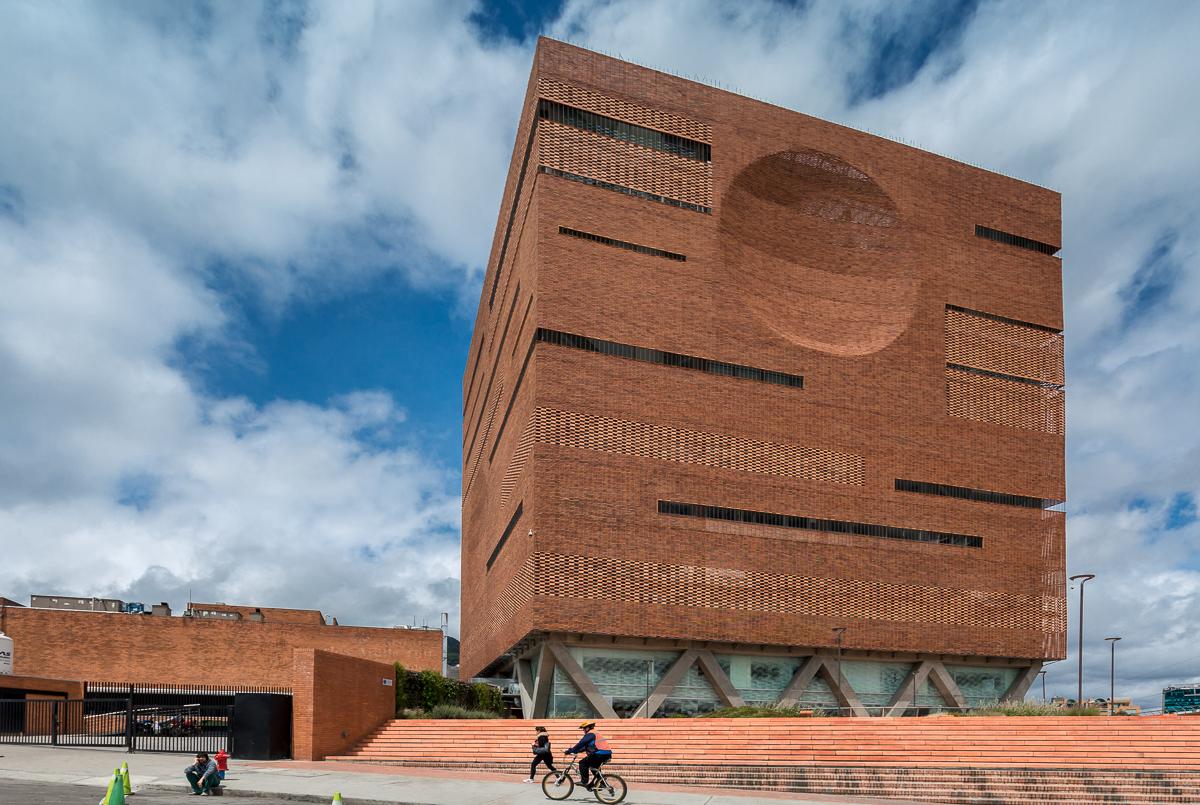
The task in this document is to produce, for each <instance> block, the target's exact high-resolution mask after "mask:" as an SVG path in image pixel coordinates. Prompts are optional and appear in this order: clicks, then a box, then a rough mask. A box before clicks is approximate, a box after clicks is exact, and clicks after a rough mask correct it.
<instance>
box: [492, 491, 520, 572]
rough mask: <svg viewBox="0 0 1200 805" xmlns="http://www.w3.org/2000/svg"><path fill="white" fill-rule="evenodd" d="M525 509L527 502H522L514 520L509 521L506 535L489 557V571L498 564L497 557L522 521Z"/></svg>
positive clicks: (502, 536) (518, 505)
mask: <svg viewBox="0 0 1200 805" xmlns="http://www.w3.org/2000/svg"><path fill="white" fill-rule="evenodd" d="M524 508H525V502H524V501H521V502H520V503H518V504H517V510H516V511H515V512H513V516H512V519H511V520H509V521H508V528H506V529H504V534H503V535H501V537H500V541H499V542H497V543H496V547H495V548H493V549H492V555H491V556H489V557H488V560H487V569H488V570H491V569H492V565H494V564H495V563H496V557H497V556H499V555H500V549H501V548H503V547H504V543H506V542H508V538H509V536H511V535H512V532H513V529H514V528H516V527H517V522H518V521H520V519H521V511H522V510H523V509H524Z"/></svg>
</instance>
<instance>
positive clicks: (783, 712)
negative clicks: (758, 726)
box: [696, 705, 825, 718]
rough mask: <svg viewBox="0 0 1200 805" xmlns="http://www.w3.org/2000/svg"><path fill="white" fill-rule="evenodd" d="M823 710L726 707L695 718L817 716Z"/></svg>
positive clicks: (822, 712) (820, 714)
mask: <svg viewBox="0 0 1200 805" xmlns="http://www.w3.org/2000/svg"><path fill="white" fill-rule="evenodd" d="M823 715H825V711H824V710H819V709H818V710H800V709H798V708H794V707H751V706H749V705H747V706H745V707H726V708H724V709H723V710H717V711H715V712H712V713H706V714H705V715H702V716H696V718H817V717H820V716H823Z"/></svg>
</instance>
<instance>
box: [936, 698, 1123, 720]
mask: <svg viewBox="0 0 1200 805" xmlns="http://www.w3.org/2000/svg"><path fill="white" fill-rule="evenodd" d="M959 715H963V716H968V717H969V716H1098V715H1100V709H1099V708H1097V707H1085V708H1083V709H1082V710H1081V709H1079V708H1078V707H1068V708H1059V707H1055V706H1054V705H1052V704H1048V703H1042V702H1035V701H1033V700H1031V699H1026V700H1025V701H1023V702H1011V703H1003V704H995V705H992V706H991V707H980V708H978V709H976V710H971V711H970V712H967V713H961V714H959Z"/></svg>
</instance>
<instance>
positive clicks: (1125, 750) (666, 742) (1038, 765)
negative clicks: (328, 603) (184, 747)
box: [327, 716, 1200, 805]
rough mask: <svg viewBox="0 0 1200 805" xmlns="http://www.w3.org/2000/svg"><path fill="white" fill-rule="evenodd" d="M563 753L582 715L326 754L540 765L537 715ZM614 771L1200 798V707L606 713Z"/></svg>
mask: <svg viewBox="0 0 1200 805" xmlns="http://www.w3.org/2000/svg"><path fill="white" fill-rule="evenodd" d="M535 723H536V724H540V725H541V726H544V727H546V729H547V730H548V731H549V734H550V740H551V743H552V744H553V747H554V751H555V754H556V755H557V756H561V754H562V751H563V750H564V749H567V748H569V747H570V746H571V745H572V744H573V743H574V742H575V741H576V740H577V739H578V737H579V730H578V729H577V725H578V722H577V721H557V720H553V719H546V720H542V721H538V722H531V721H515V720H514V721H508V720H495V721H487V720H480V721H421V720H397V721H389V722H387V723H386V724H385V725H384V726H383V727H381V728H380V729H379V730H377V731H376V732H375V733H374V734H373V735H371V736H370V737H369V738H367V739H366V740H364V741H363V742H361V743H360V744H359V745H358V746H356V747H355V748H353V749H352V750H350V751H349V752H347V753H346V754H345V755H340V756H336V757H330V758H327V760H335V761H352V762H358V763H387V764H393V765H401V766H429V767H438V768H448V769H463V770H473V771H501V772H511V773H514V774H515V773H520V774H522V775H524V774H526V773H528V769H529V761H530V760H531V759H532V753H531V751H530V743H531V742H532V740H533V725H534V724H535ZM597 731H598V732H599V733H600V734H602V735H604V737H606V738H608V739H609V743H610V744H611V745H612V747H613V751H614V760H613V762H612V765H611V769H612V771H614V772H616V773H618V774H620V775H621V776H623V777H625V779H626V780H627V781H628V782H629V783H631V784H634V783H667V784H680V785H693V786H706V787H715V788H740V789H759V790H770V791H788V792H793V793H806V794H829V795H849V796H860V797H874V798H884V799H901V800H909V801H916V802H946V803H963V805H966V804H967V803H970V805H1010V804H1011V805H1018V804H1019V805H1034V803H1047V802H1053V803H1062V805H1071V804H1073V803H1096V802H1108V803H1160V802H1161V803H1168V802H1170V803H1200V718H1197V717H1187V716H1150V717H1144V718H1134V717H1119V716H1118V717H1113V718H1105V717H1037V718H954V717H938V718H896V719H857V718H855V719H850V718H798V719H650V720H640V719H639V720H626V721H600V722H598V726H597Z"/></svg>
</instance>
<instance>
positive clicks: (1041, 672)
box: [1038, 671, 1046, 704]
mask: <svg viewBox="0 0 1200 805" xmlns="http://www.w3.org/2000/svg"><path fill="white" fill-rule="evenodd" d="M1038 676H1040V677H1041V678H1042V704H1045V703H1046V672H1045V671H1038Z"/></svg>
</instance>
